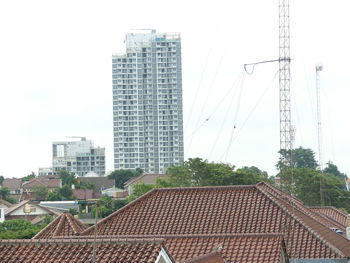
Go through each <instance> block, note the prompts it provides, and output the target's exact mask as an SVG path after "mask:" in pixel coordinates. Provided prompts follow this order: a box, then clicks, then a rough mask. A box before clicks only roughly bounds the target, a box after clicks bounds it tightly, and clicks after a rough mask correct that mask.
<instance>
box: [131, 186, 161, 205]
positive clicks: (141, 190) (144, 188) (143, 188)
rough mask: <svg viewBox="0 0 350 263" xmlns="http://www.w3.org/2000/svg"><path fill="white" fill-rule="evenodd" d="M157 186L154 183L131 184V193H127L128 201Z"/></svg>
mask: <svg viewBox="0 0 350 263" xmlns="http://www.w3.org/2000/svg"><path fill="white" fill-rule="evenodd" d="M155 187H157V185H155V184H144V183H139V184H136V185H134V186H133V193H132V194H131V195H129V197H128V202H131V201H133V200H135V199H136V198H138V197H140V196H141V195H144V194H145V193H147V192H149V191H151V190H152V189H153V188H155Z"/></svg>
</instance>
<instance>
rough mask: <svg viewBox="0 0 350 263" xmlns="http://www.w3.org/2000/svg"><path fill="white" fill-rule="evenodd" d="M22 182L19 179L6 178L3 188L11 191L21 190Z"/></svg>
mask: <svg viewBox="0 0 350 263" xmlns="http://www.w3.org/2000/svg"><path fill="white" fill-rule="evenodd" d="M21 185H22V180H21V179H17V178H11V179H10V178H6V179H4V181H3V182H2V186H3V187H7V188H8V189H9V190H10V191H15V190H18V189H21Z"/></svg>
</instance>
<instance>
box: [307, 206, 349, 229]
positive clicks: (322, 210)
mask: <svg viewBox="0 0 350 263" xmlns="http://www.w3.org/2000/svg"><path fill="white" fill-rule="evenodd" d="M310 209H311V210H312V211H314V212H315V213H317V214H319V215H321V216H323V217H325V218H326V219H328V220H331V221H332V222H336V223H338V224H340V225H341V226H343V227H344V228H345V227H347V218H348V215H347V214H345V213H344V212H342V211H340V210H338V209H337V208H335V207H333V206H323V207H310Z"/></svg>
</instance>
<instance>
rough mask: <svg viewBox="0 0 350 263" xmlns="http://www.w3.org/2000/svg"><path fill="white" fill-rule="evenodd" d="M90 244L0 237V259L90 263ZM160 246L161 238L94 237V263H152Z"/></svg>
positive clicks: (25, 262) (12, 262) (26, 262)
mask: <svg viewBox="0 0 350 263" xmlns="http://www.w3.org/2000/svg"><path fill="white" fill-rule="evenodd" d="M93 246H94V245H93V239H77V240H65V239H61V240H28V239H27V240H1V241H0V251H1V253H0V262H6V263H46V262H52V263H56V262H57V263H58V262H70V263H71V262H72V263H75V262H79V263H80V262H92V257H93ZM161 249H162V240H125V239H124V240H119V239H108V240H97V244H96V262H97V263H108V262H123V263H152V262H155V261H156V259H157V257H158V255H159V253H160V251H161Z"/></svg>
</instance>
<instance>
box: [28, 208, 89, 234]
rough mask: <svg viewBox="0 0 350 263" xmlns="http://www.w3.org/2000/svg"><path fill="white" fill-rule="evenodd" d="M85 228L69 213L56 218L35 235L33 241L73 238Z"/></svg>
mask: <svg viewBox="0 0 350 263" xmlns="http://www.w3.org/2000/svg"><path fill="white" fill-rule="evenodd" d="M86 228H87V227H86V226H85V225H84V224H83V223H81V222H80V221H79V220H78V219H76V218H74V217H73V216H72V215H71V214H69V213H63V214H61V215H60V216H58V217H56V218H55V219H54V220H53V221H52V222H51V223H50V224H48V225H47V226H46V227H44V228H43V229H42V230H41V231H40V232H39V233H37V234H36V235H35V236H34V237H33V239H44V238H55V237H59V236H74V235H76V234H77V233H79V232H82V231H83V230H85V229H86Z"/></svg>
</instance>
